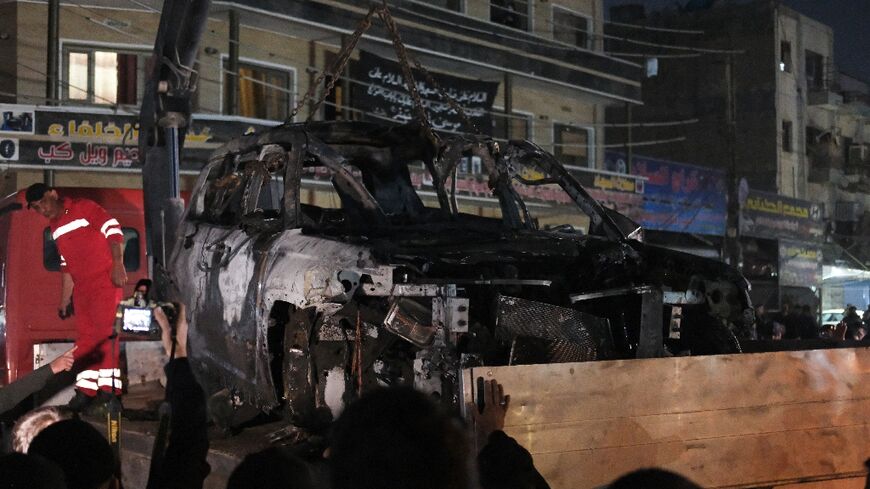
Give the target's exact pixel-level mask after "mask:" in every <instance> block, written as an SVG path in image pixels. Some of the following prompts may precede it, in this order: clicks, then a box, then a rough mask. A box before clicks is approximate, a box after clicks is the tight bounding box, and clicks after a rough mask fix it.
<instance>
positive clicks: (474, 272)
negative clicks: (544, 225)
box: [333, 222, 748, 306]
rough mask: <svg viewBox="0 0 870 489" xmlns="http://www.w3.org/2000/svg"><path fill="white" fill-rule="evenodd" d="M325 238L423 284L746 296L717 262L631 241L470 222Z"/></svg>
mask: <svg viewBox="0 0 870 489" xmlns="http://www.w3.org/2000/svg"><path fill="white" fill-rule="evenodd" d="M333 238H334V239H339V240H342V241H346V242H349V243H354V244H357V245H363V246H370V247H371V248H372V250H373V254H374V256H376V257H377V258H379V259H380V260H381V261H382V262H384V263H389V264H402V263H405V264H408V265H412V266H413V268H414V269H416V270H420V271H425V274H426V275H427V276H428V277H438V276H443V277H450V278H455V277H466V278H467V277H469V276H473V277H477V278H481V279H484V278H487V277H511V278H517V279H528V280H533V279H538V280H550V281H551V282H552V285H553V286H559V287H564V288H565V289H566V290H570V291H572V292H584V291H589V290H599V289H601V288H612V287H626V286H638V285H655V286H664V287H666V288H672V289H674V290H685V289H686V288H688V287H690V286H691V283H692V280H693V279H696V280H697V279H698V278H703V279H705V280H710V281H725V282H729V283H731V284H733V285H734V286H735V287H737V288H738V289H740V290H741V291H747V292H748V282H747V281H746V280H745V279H744V278H743V276H742V275H741V274H740V273H739V272H737V271H736V270H735V269H733V268H732V267H730V266H728V265H726V264H724V263H722V262H719V261H716V260H712V259H709V258H704V257H700V256H695V255H691V254H688V253H684V252H680V251H675V250H670V249H667V248H663V247H660V246H655V245H649V244H646V243H642V242H640V241H636V240H631V239H626V240H621V241H614V240H611V239H608V238H604V237H600V236H589V235H579V234H575V233H558V232H548V231H534V230H503V229H497V228H489V229H488V228H487V226H485V225H481V224H480V223H478V222H472V223H460V222H452V223H441V224H438V223H433V224H431V225H427V226H410V227H404V228H402V229H401V230H399V231H398V232H396V231H395V230H383V231H381V232H377V231H370V233H369V234H367V235H365V236H333ZM505 274H507V275H505ZM747 306H748V304H747Z"/></svg>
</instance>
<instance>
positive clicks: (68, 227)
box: [51, 219, 90, 241]
mask: <svg viewBox="0 0 870 489" xmlns="http://www.w3.org/2000/svg"><path fill="white" fill-rule="evenodd" d="M88 225H90V223H89V222H88V220H87V219H76V220H75V221H72V222H68V223H66V224H64V225H63V226H61V227H59V228H57V229H55V230H54V232H53V233H51V237H52V238H53V239H54V240H55V241H57V238H60V237H61V236H63V235H64V234H66V233H68V232H70V231H75V230H76V229H79V228H83V227H87V226H88Z"/></svg>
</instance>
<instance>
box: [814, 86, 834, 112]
mask: <svg viewBox="0 0 870 489" xmlns="http://www.w3.org/2000/svg"><path fill="white" fill-rule="evenodd" d="M807 105H810V106H815V107H820V108H823V109H830V110H837V108H839V107H840V106H842V105H843V96H842V95H840V94H839V93H837V92H834V91H832V90H830V89H829V88H825V87H820V88H810V90H809V96H808V97H807Z"/></svg>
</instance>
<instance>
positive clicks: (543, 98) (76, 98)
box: [0, 0, 641, 192]
mask: <svg viewBox="0 0 870 489" xmlns="http://www.w3.org/2000/svg"><path fill="white" fill-rule="evenodd" d="M52 1H54V0H52ZM389 4H390V8H391V12H392V15H393V16H394V18H395V19H396V22H397V25H398V29H399V32H400V34H401V36H402V39H403V40H404V43H405V44H406V46H407V48H408V52H409V53H411V55H412V56H413V57H414V58H416V59H418V60H419V61H420V63H421V64H422V65H423V66H425V67H427V68H428V69H429V70H430V71H431V72H433V73H435V74H436V75H437V76H445V77H448V78H444V80H446V81H443V82H442V83H447V84H453V85H455V86H449V87H448V88H453V89H457V90H466V91H471V92H473V96H474V97H473V98H475V100H477V102H476V103H477V105H476V106H475V107H473V108H474V109H475V110H476V111H477V114H478V115H479V116H480V117H478V118H476V119H474V120H475V121H476V122H477V123H478V124H479V125H482V126H483V127H480V128H479V129H480V130H481V131H482V132H484V133H491V134H493V135H495V136H496V137H499V138H507V137H513V138H527V139H531V140H533V141H535V142H537V143H539V144H541V145H542V146H544V147H545V148H547V149H550V150H552V151H554V152H555V153H556V154H557V155H558V156H560V157H561V158H562V159H563V161H565V162H567V163H569V164H571V165H574V166H576V167H578V168H588V169H595V168H598V167H600V166H601V165H602V161H603V142H604V139H603V138H604V135H603V131H602V130H601V128H602V124H603V123H604V110H605V108H606V107H607V106H608V105H611V104H615V103H616V104H620V105H622V104H624V103H630V104H636V103H637V102H638V101H639V100H640V76H641V67H640V66H639V65H637V64H636V63H633V62H629V61H625V60H621V59H617V58H614V57H611V56H608V55H606V54H605V53H604V52H603V49H602V48H603V43H602V42H601V33H602V31H603V14H602V7H601V0H559V1H554V2H548V3H538V2H531V1H524V0H492V1H488V0H439V1H418V0H395V1H391V2H389ZM161 5H162V2H160V1H158V0H76V1H71V2H63V3H62V4H61V5H60V7H59V18H60V21H59V34H58V36H57V38H56V39H51V40H50V42H48V40H49V36H48V31H49V30H48V25H47V22H48V20H47V19H48V15H47V13H48V8H49V3H48V2H40V1H8V2H4V3H2V4H0V46H2V50H0V57H2V58H3V61H4V63H3V66H4V68H2V69H0V101H2V102H4V103H6V104H9V105H8V106H6V107H5V108H4V109H3V110H4V112H9V113H10V114H9V117H10V118H11V119H12V120H17V118H22V117H23V118H25V119H26V118H27V117H28V116H30V117H34V118H35V124H34V127H33V128H32V129H31V131H29V133H28V131H23V132H18V134H15V136H16V139H18V140H20V143H21V144H20V150H18V151H15V152H14V153H10V154H9V155H8V156H6V155H0V156H2V160H0V171H2V173H3V175H4V186H3V189H4V190H5V191H6V192H9V191H11V190H13V189H15V188H21V187H23V186H26V185H27V184H29V183H31V182H33V181H36V180H39V179H42V178H43V170H52V171H53V172H54V173H53V175H54V176H53V178H54V179H55V183H56V184H57V185H97V186H102V185H110V186H121V187H136V186H138V185H139V175H138V167H137V164H136V161H135V157H134V156H135V155H131V154H129V151H127V152H122V153H118V154H119V155H121V156H122V157H121V158H119V159H118V161H120V164H116V161H115V160H116V159H115V158H113V155H114V152H113V151H114V149H113V148H114V147H115V146H118V145H120V146H122V147H125V148H127V149H129V148H131V147H133V146H135V135H136V132H135V130H132V131H126V130H124V127H125V126H124V124H129V123H132V122H134V121H135V114H136V112H137V110H138V109H137V105H138V103H139V101H140V99H141V97H142V92H143V88H144V85H145V77H146V74H147V72H148V67H149V66H151V63H154V62H159V60H151V59H149V58H150V53H151V47H152V46H153V43H154V37H155V33H156V31H157V26H158V22H159V18H160V13H159V9H160V7H161ZM366 12H367V7H366V6H364V5H363V6H361V2H357V1H351V0H318V1H287V2H270V1H266V0H242V1H238V2H225V1H214V2H212V7H211V13H210V15H209V20H208V25H207V27H206V29H205V32H204V34H203V38H202V41H201V43H200V56H199V60H198V64H197V66H196V67H195V69H196V70H197V72H198V84H197V95H196V100H195V101H194V112H195V117H194V120H195V125H194V128H193V130H192V134H191V137H189V138H188V144H187V147H188V148H189V149H190V152H189V156H190V158H192V160H191V161H187V162H185V165H184V166H183V170H184V171H183V174H184V175H188V183H187V185H189V184H190V182H189V175H190V174H192V173H195V171H196V170H197V169H198V166H199V165H201V162H202V158H203V156H202V154H205V153H206V150H208V149H210V148H212V147H214V146H216V145H217V144H218V143H220V142H221V141H222V140H226V139H227V138H229V137H232V136H234V135H237V134H239V133H241V132H243V131H245V130H247V129H248V128H249V127H255V128H256V127H259V126H263V125H270V124H277V123H280V122H283V121H285V120H287V119H291V118H292V119H293V120H296V121H304V120H305V119H306V118H307V117H308V116H309V110H310V107H312V105H311V104H305V105H304V106H302V107H301V108H300V111H299V113H298V114H296V115H295V117H293V110H294V107H295V106H296V105H297V102H298V101H299V100H301V97H302V96H303V94H305V93H306V92H308V91H309V88H310V87H311V86H312V84H313V83H314V81H315V80H316V79H317V77H318V75H319V74H320V73H321V72H322V70H324V69H325V67H328V66H330V65H331V63H332V61H333V60H334V59H335V58H336V55H337V54H338V53H339V51H340V49H341V45H342V42H343V40H346V39H348V37H349V36H350V35H351V34H352V33H353V32H354V30H355V29H356V27H357V25H358V23H359V21H360V20H361V19H362V18H363V17H364V16H365V14H366ZM52 54H56V57H55V58H52V59H57V63H56V65H54V66H49V65H47V59H48V58H49V57H51V55H52ZM395 59H396V55H395V53H394V51H393V48H392V45H391V42H390V35H389V32H388V31H387V30H386V29H385V28H384V26H383V24H382V23H381V22H380V21H379V20H378V19H377V17H375V18H374V21H373V25H372V27H371V28H370V29H369V30H368V31H367V32H366V34H365V35H364V36H363V37H362V39H361V40H360V43H359V44H358V45H357V46H356V49H355V50H354V52H353V55H352V60H351V62H350V64H349V67H348V68H347V69H346V70H345V71H344V72H343V73H341V76H340V78H339V80H338V81H337V83H336V85H335V87H336V88H335V90H334V91H333V93H330V94H328V96H327V97H326V100H325V102H324V103H323V104H322V105H321V107H320V109H319V110H318V112H317V113H315V114H313V116H312V117H313V118H314V119H315V120H320V119H333V118H345V119H371V120H383V119H385V118H386V119H392V120H403V118H407V117H408V116H409V114H410V111H409V110H407V104H406V101H407V97H406V96H404V95H402V94H398V92H403V91H404V90H403V87H402V86H401V83H400V84H399V85H393V86H387V85H388V81H389V80H387V77H386V76H381V78H379V79H375V78H373V77H371V76H368V75H369V72H368V71H367V70H368V69H372V70H374V69H378V70H380V74H381V75H384V73H386V72H388V71H390V70H395V72H396V73H398V72H399V71H398V70H397V68H396V65H395V64H394V63H393V61H389V60H395ZM52 68H54V69H55V70H56V71H57V73H58V75H57V77H56V78H57V81H56V86H54V87H52V83H49V82H47V80H51V79H54V78H52V73H53V71H52ZM420 78H421V79H422V78H423V77H422V76H420ZM385 80H386V81H385ZM418 82H420V83H424V84H425V83H426V81H425V80H418ZM372 87H374V88H372ZM52 88H55V90H54V91H52ZM373 91H374V92H377V93H376V94H375V95H374V96H372V95H371V93H372V92H373ZM314 93H315V97H314V98H317V97H318V96H319V95H321V93H322V92H321V91H320V89H318V90H315V92H314ZM50 94H55V95H54V96H51V95H50ZM426 97H428V98H430V99H437V98H438V95H437V94H435V93H430V95H427V96H426ZM436 102H437V100H436ZM49 105H50V106H52V107H48V106H49ZM442 105H443V103H442ZM34 106H35V107H34ZM55 106H56V107H55ZM34 111H35V112H34ZM448 119H449V117H448ZM96 122H101V123H102V124H103V127H106V126H107V125H109V124H110V123H111V124H113V126H112V127H113V129H112V132H111V134H109V132H105V133H104V134H100V135H97V134H96V133H97V132H98V131H92V130H90V129H89V128H87V126H88V125H90V126H94V125H95V123H96ZM441 122H443V126H441V128H442V129H444V130H460V131H469V130H471V129H469V128H464V127H460V126H459V125H457V124H455V123H452V122H451V121H448V120H445V121H441ZM82 127H85V129H82ZM116 128H120V129H119V132H118V133H115V132H114V131H115V129H116ZM49 129H51V132H49ZM7 135H9V134H7ZM98 136H100V137H102V139H100V137H98ZM131 136H132V137H131ZM88 138H91V139H88ZM106 138H109V139H111V138H114V139H112V140H109V139H106ZM64 142H69V143H70V144H71V145H72V146H71V147H70V148H67V147H61V146H60V145H62V144H63V143H64ZM89 142H92V143H93V146H107V147H108V149H107V152H108V155H109V156H108V157H106V158H101V156H100V153H99V151H97V152H96V153H95V154H93V155H90V156H89V155H88V154H87V153H85V154H84V155H83V154H81V152H82V151H85V152H87V149H88V147H87V146H81V147H79V145H82V144H87V143H89ZM47 143H52V144H47ZM52 145H53V146H54V150H51V148H50V147H51V146H52ZM66 149H71V151H72V153H73V154H72V155H70V154H68V152H67V151H66ZM40 150H41V151H40ZM92 151H93V150H92ZM67 157H69V158H67ZM83 169H87V170H99V171H88V172H83V171H80V170H83Z"/></svg>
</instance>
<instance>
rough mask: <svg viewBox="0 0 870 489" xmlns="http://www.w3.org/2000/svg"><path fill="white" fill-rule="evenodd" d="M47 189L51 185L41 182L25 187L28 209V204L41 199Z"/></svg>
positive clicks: (49, 188) (28, 206)
mask: <svg viewBox="0 0 870 489" xmlns="http://www.w3.org/2000/svg"><path fill="white" fill-rule="evenodd" d="M49 190H51V187H49V186H48V185H46V184H44V183H41V182H40V183H34V184H33V185H31V186H29V187H27V192H26V193H25V194H24V196H25V198H26V199H27V208H28V209H30V204H32V203H34V202H36V201H38V200H40V199H42V196H44V195H45V193H46V192H48V191H49Z"/></svg>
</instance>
